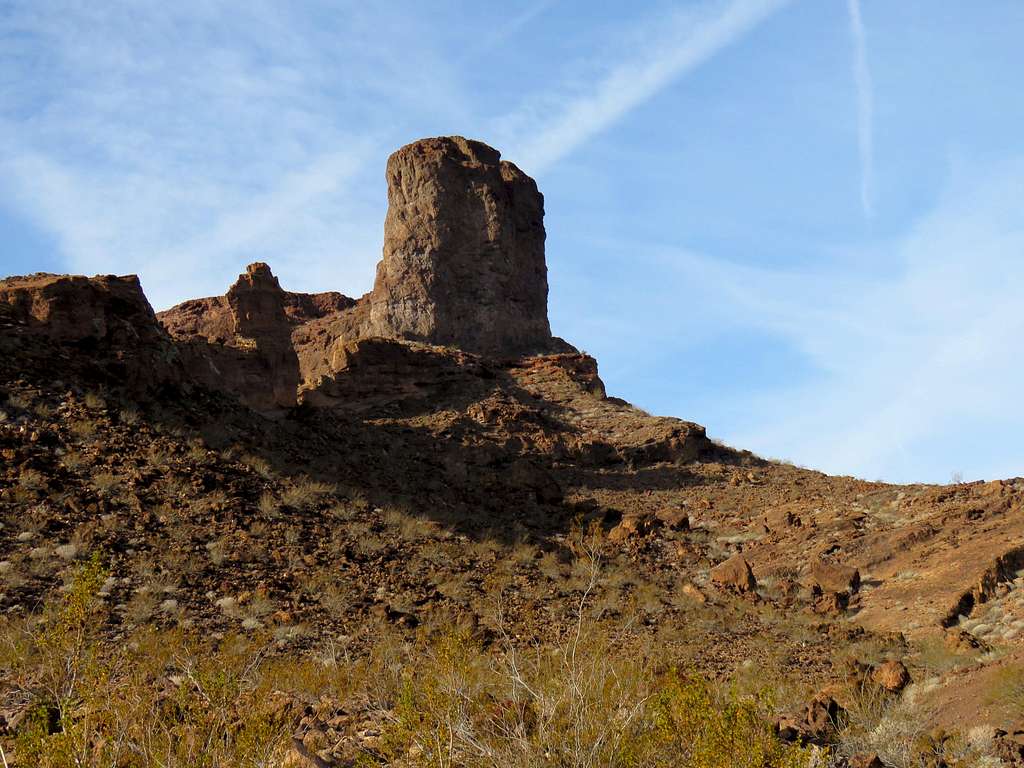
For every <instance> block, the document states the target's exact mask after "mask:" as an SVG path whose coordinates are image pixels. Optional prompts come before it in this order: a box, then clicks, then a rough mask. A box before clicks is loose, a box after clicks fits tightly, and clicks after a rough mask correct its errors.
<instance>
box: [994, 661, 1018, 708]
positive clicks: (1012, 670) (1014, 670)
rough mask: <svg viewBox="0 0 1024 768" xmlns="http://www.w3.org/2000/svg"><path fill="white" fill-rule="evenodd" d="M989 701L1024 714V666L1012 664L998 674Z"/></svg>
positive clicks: (995, 676)
mask: <svg viewBox="0 0 1024 768" xmlns="http://www.w3.org/2000/svg"><path fill="white" fill-rule="evenodd" d="M987 699H988V701H989V702H990V703H992V704H997V705H1001V706H1004V707H1006V708H1007V709H1009V710H1010V711H1014V712H1024V664H1010V665H1008V666H1006V667H1003V668H1002V669H1000V670H999V671H998V672H996V673H995V675H994V676H993V679H992V687H991V690H990V691H989V693H988V696H987Z"/></svg>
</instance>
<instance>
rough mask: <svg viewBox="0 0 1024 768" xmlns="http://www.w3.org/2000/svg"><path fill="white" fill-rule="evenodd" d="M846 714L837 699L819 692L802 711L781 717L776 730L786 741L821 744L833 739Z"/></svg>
mask: <svg viewBox="0 0 1024 768" xmlns="http://www.w3.org/2000/svg"><path fill="white" fill-rule="evenodd" d="M844 715H845V711H844V710H843V708H842V707H841V706H840V705H839V703H838V702H837V701H836V700H835V699H833V698H832V697H831V696H829V695H828V694H826V693H819V694H818V695H816V696H815V697H814V698H813V699H811V700H810V701H809V702H808V703H807V704H806V706H804V708H803V709H802V710H801V711H800V712H798V713H796V714H793V715H785V716H783V717H780V718H779V719H778V721H777V722H776V724H775V731H776V733H777V734H778V736H779V738H780V739H782V740H783V741H786V742H791V743H801V744H807V743H811V744H819V745H821V744H825V743H827V742H828V741H830V740H831V739H832V737H833V736H834V735H835V733H836V731H837V730H838V729H839V726H840V724H841V721H842V719H843V717H844Z"/></svg>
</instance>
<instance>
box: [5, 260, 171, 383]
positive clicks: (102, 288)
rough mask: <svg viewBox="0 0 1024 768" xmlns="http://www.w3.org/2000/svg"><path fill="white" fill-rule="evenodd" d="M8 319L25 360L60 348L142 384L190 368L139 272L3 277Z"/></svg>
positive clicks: (103, 372)
mask: <svg viewBox="0 0 1024 768" xmlns="http://www.w3.org/2000/svg"><path fill="white" fill-rule="evenodd" d="M2 327H8V328H11V329H17V330H18V333H16V334H8V335H7V336H6V339H5V341H6V343H8V344H12V345H18V349H16V350H10V351H11V352H14V353H16V354H18V355H20V356H23V357H24V359H25V360H26V362H27V360H28V359H29V358H30V357H33V356H46V355H52V354H57V355H58V356H60V357H67V358H69V359H70V360H72V364H74V365H87V366H88V367H89V368H90V369H91V370H92V373H93V374H96V375H99V376H101V377H103V378H107V379H110V380H114V381H117V382H118V383H119V384H121V385H123V386H125V387H127V388H129V389H131V390H136V391H141V390H145V389H148V388H151V387H154V386H158V385H162V384H166V383H168V382H175V383H178V382H180V381H181V380H182V379H183V376H184V374H183V371H182V369H181V366H180V363H179V360H178V354H177V350H176V348H175V346H174V345H173V344H172V342H171V339H170V338H169V337H168V335H167V333H166V332H165V331H164V329H163V328H162V327H161V326H160V324H159V323H158V322H157V318H156V315H154V313H153V308H152V307H151V306H150V304H149V301H148V300H147V299H146V296H145V294H143V292H142V286H141V285H140V283H139V278H138V277H136V276H135V275H125V276H115V275H100V276H97V277H93V278H86V277H80V276H75V275H53V274H47V273H37V274H34V275H26V276H24V277H9V278H7V279H4V280H0V329H2ZM49 345H56V348H57V349H58V350H59V349H63V351H62V352H56V353H55V352H54V351H52V350H51V349H50V346H49ZM30 347H31V349H29V348H30ZM5 351H6V350H5ZM54 362H55V361H51V362H50V365H53V364H54Z"/></svg>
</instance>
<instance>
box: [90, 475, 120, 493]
mask: <svg viewBox="0 0 1024 768" xmlns="http://www.w3.org/2000/svg"><path fill="white" fill-rule="evenodd" d="M92 484H93V486H94V487H95V488H96V490H98V491H100V492H101V493H104V494H110V493H113V492H114V491H116V490H117V488H118V486H120V485H121V478H120V477H118V476H117V475H115V474H114V473H113V472H97V473H96V474H94V475H93V476H92Z"/></svg>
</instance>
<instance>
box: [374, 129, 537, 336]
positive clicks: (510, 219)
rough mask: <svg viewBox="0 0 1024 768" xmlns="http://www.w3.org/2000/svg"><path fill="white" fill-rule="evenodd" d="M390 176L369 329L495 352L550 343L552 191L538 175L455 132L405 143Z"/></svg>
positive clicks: (376, 333) (390, 165)
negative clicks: (547, 225)
mask: <svg viewBox="0 0 1024 768" xmlns="http://www.w3.org/2000/svg"><path fill="white" fill-rule="evenodd" d="M387 182H388V213H387V218H386V220H385V223H384V258H383V260H382V261H381V262H380V264H379V265H378V267H377V279H376V282H375V283H374V287H373V293H372V294H371V295H370V297H369V301H370V313H369V314H370V317H369V322H368V324H367V325H366V327H365V332H364V335H367V336H384V337H389V338H401V339H410V340H415V341H425V342H429V343H432V344H439V345H445V346H455V347H459V348H461V349H463V350H466V351H469V352H476V353H481V354H491V355H508V354H514V353H522V352H536V351H541V350H545V349H547V348H548V347H550V345H551V342H552V339H551V328H550V326H549V325H548V317H547V299H548V282H547V266H546V264H545V262H544V238H545V234H544V197H543V195H541V193H540V192H539V191H537V185H536V184H535V183H534V181H533V179H531V178H530V177H529V176H527V175H526V174H524V173H523V172H522V171H521V170H519V169H518V168H517V167H516V166H515V165H513V164H512V163H509V162H507V161H504V160H501V159H500V155H499V153H498V152H497V151H496V150H494V149H491V148H490V147H488V146H487V145H485V144H481V143H480V142H477V141H469V140H467V139H464V138H462V137H460V136H454V137H442V138H436V139H423V140H421V141H417V142H415V143H413V144H409V145H407V146H405V147H402V148H401V149H399V150H398V151H397V152H395V153H394V154H393V155H391V157H390V158H389V159H388V164H387Z"/></svg>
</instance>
